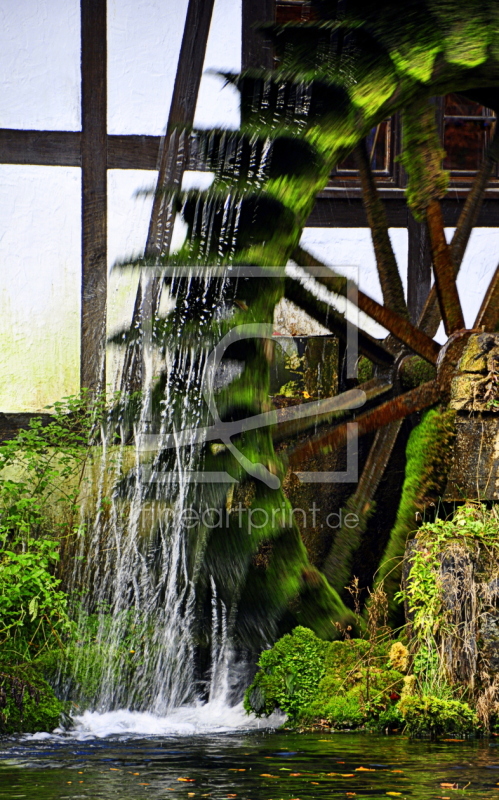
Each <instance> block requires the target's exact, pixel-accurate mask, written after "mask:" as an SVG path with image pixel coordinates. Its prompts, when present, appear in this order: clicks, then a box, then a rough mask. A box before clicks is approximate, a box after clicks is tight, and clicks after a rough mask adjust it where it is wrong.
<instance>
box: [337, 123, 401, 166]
mask: <svg viewBox="0 0 499 800" xmlns="http://www.w3.org/2000/svg"><path fill="white" fill-rule="evenodd" d="M390 129H391V121H390V120H385V121H384V122H382V123H381V124H380V125H378V126H377V127H376V128H373V129H372V130H371V132H370V133H369V135H368V137H367V152H368V153H369V154H370V156H371V167H372V169H373V170H374V172H388V168H389V159H390ZM353 170H355V171H357V166H356V164H355V158H354V156H353V153H351V154H350V155H349V156H348V158H346V159H345V160H344V161H342V162H341V164H339V165H338V172H344V171H348V172H352V171H353Z"/></svg>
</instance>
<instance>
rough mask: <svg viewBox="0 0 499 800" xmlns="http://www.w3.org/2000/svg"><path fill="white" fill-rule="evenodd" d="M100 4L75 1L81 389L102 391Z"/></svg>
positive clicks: (103, 97) (103, 93)
mask: <svg viewBox="0 0 499 800" xmlns="http://www.w3.org/2000/svg"><path fill="white" fill-rule="evenodd" d="M106 70H107V42H106V0H81V78H82V88H81V116H82V120H81V124H82V134H81V166H82V178H81V179H82V283H81V355H80V364H81V368H80V376H81V386H82V387H87V388H88V389H91V390H92V391H98V390H102V389H103V388H104V385H105V352H106V350H105V346H106V304H107V119H106V117H107V86H106V83H107V81H106V77H107V76H106Z"/></svg>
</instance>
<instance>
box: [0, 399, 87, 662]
mask: <svg viewBox="0 0 499 800" xmlns="http://www.w3.org/2000/svg"><path fill="white" fill-rule="evenodd" d="M99 402H100V401H99ZM101 405H102V404H101ZM99 409H100V410H99ZM101 410H102V409H101V408H100V406H99V404H98V409H97V411H95V409H94V408H93V407H90V406H89V404H88V400H87V397H86V395H82V397H78V398H67V399H66V400H65V401H64V402H62V403H57V404H56V405H55V406H54V408H53V415H52V419H51V421H50V422H49V424H48V425H43V424H42V422H41V421H40V420H38V419H33V420H31V422H30V426H29V428H28V429H27V430H21V431H19V433H18V434H17V436H16V437H15V438H14V439H11V440H9V441H6V442H4V443H3V444H1V445H0V645H1V646H2V651H3V653H4V654H5V652H6V650H10V652H11V658H12V659H14V660H15V661H16V662H18V661H23V660H24V661H26V660H27V661H29V660H30V659H31V658H32V657H34V656H36V655H38V654H39V653H40V652H41V651H42V650H44V649H45V648H46V647H47V646H49V647H50V646H60V645H61V643H62V639H64V638H65V637H66V636H67V634H68V633H70V632H71V630H72V624H71V622H70V620H69V617H68V613H67V596H66V594H65V593H64V592H63V591H62V590H61V588H60V585H61V581H60V579H59V578H58V577H56V575H55V574H54V573H55V571H56V567H57V564H58V561H59V558H60V546H61V541H63V540H64V539H65V538H66V537H67V536H68V535H71V534H72V533H74V531H75V530H76V528H77V525H78V506H77V498H78V491H79V482H80V481H81V477H82V474H83V469H84V466H85V463H86V460H87V458H88V453H89V447H88V445H89V441H90V438H91V436H92V432H93V429H94V427H95V424H96V420H97V419H98V417H99V414H100V413H101Z"/></svg>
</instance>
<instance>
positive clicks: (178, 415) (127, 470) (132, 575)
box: [66, 206, 231, 716]
mask: <svg viewBox="0 0 499 800" xmlns="http://www.w3.org/2000/svg"><path fill="white" fill-rule="evenodd" d="M202 214H204V215H205V218H204V219H201V220H200V226H201V227H202V230H203V232H204V233H203V235H207V236H209V234H206V231H207V228H208V227H209V221H210V217H211V210H210V209H209V208H208V207H206V206H205V207H204V209H203V212H202ZM226 285H227V284H226V282H225V281H224V280H223V279H221V280H220V279H211V278H206V279H199V278H187V279H186V278H183V277H182V278H179V277H178V275H174V276H173V277H172V279H171V280H170V290H171V292H172V294H173V296H174V299H175V309H174V311H173V312H172V315H173V317H174V318H175V321H174V325H173V326H172V333H171V334H169V335H168V337H167V339H168V346H167V347H164V349H163V355H162V365H161V366H162V371H163V384H164V388H163V394H162V400H161V401H160V403H159V407H158V403H157V396H155V389H154V375H153V373H154V370H155V369H157V367H158V363H157V356H156V355H154V354H153V353H152V352H151V351H150V349H149V348H144V362H145V363H144V373H145V375H146V379H147V383H146V386H147V387H148V389H147V391H146V392H145V393H144V396H143V398H142V403H141V408H140V415H139V418H138V420H136V421H135V424H134V436H133V442H132V443H123V441H122V442H121V443H120V444H118V445H114V444H113V443H112V442H113V437H114V436H115V428H114V427H113V426H107V428H108V429H107V430H103V435H102V448H101V450H100V452H99V455H98V457H97V456H94V459H93V464H92V470H91V474H89V475H88V476H87V482H88V490H87V491H86V492H84V495H85V496H84V500H83V505H82V529H81V533H80V536H79V538H78V542H77V547H76V553H75V559H74V564H75V566H74V570H73V574H72V576H71V578H70V581H69V590H70V592H71V594H72V595H73V596H75V597H78V607H77V614H76V616H77V619H78V626H79V637H78V638H79V647H78V648H77V649H76V653H75V655H74V659H75V662H76V663H75V667H74V672H75V673H76V675H77V676H78V678H79V682H80V683H81V686H82V688H81V689H80V690H78V689H77V688H76V687H72V688H67V687H66V690H67V692H68V693H69V696H71V697H72V698H73V699H74V700H76V702H78V704H80V705H83V706H85V707H90V708H91V709H93V710H97V711H99V712H106V711H110V710H116V709H130V710H134V711H142V712H144V711H147V712H150V713H153V714H155V715H159V716H164V715H167V714H168V713H170V712H171V711H172V709H175V708H178V707H180V706H185V705H186V704H192V703H195V702H196V701H199V700H200V699H201V698H203V699H204V700H207V701H211V700H214V699H217V701H222V702H225V700H226V698H227V696H228V692H229V683H228V677H227V671H228V668H229V661H230V652H231V647H230V641H229V640H230V620H229V613H228V610H227V609H226V608H225V606H224V603H223V601H222V600H221V599H220V598H219V597H218V594H217V587H216V584H215V581H214V580H213V578H211V579H210V592H211V596H212V600H211V604H212V613H211V624H210V627H211V631H210V630H204V631H203V630H202V629H200V626H199V613H198V611H199V610H198V609H197V608H196V602H197V598H196V584H197V580H198V578H199V571H200V567H201V565H202V561H203V551H204V546H205V541H206V525H203V524H202V523H201V524H197V525H196V526H194V525H193V522H192V520H193V519H194V518H195V517H196V518H197V517H198V516H202V515H201V512H202V509H203V508H208V507H209V506H210V505H211V506H213V505H214V503H216V505H217V507H218V506H220V505H222V506H223V502H224V496H223V492H225V491H226V488H227V487H225V488H224V487H221V488H222V490H223V491H221V490H220V489H219V488H218V487H217V485H216V484H215V485H214V486H212V485H210V484H209V483H207V484H206V485H203V484H199V483H198V480H194V481H193V476H194V478H195V479H196V473H199V471H202V469H203V446H202V443H197V442H196V441H195V429H196V426H198V425H199V424H202V423H203V421H206V420H205V418H206V410H205V409H204V407H203V405H204V401H203V397H202V392H203V387H204V386H206V382H207V381H208V380H210V379H212V378H213V376H211V378H210V376H209V375H208V374H207V356H208V355H209V352H210V349H211V348H210V346H209V342H210V337H207V345H206V346H205V345H203V344H202V341H203V340H202V336H203V330H206V329H207V327H208V323H209V322H212V323H213V324H215V327H216V319H217V318H218V317H220V316H223V315H224V313H225V311H224V306H225V299H224V295H225V292H226ZM194 300H195V302H196V304H197V309H196V312H197V313H196V316H197V321H196V323H195V327H197V330H194V331H193V323H192V314H191V313H190V310H191V309H190V305H191V304H192V302H194ZM157 322H158V320H156V323H157ZM225 372H227V370H225ZM222 378H223V376H222ZM226 380H227V378H226V377H225V381H226ZM151 387H152V388H151ZM125 400H127V398H125ZM125 404H126V403H125ZM104 427H106V426H104ZM186 429H189V430H190V431H191V436H192V440H191V441H188V442H187V443H186V441H185V434H183V435H182V437H180V435H179V434H180V433H181V432H185V430H186ZM125 436H126V434H124V433H123V426H122V437H125ZM172 440H173V441H174V442H175V444H176V446H174V447H171V442H172ZM166 445H169V446H168V447H167V446H166ZM197 479H199V474H197ZM200 637H201V638H203V637H204V638H205V639H206V638H208V639H211V657H210V660H211V666H210V669H209V677H206V676H203V675H200V674H199V671H198V670H197V669H196V651H197V650H198V649H199V639H200Z"/></svg>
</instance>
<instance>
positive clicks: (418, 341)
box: [293, 248, 440, 364]
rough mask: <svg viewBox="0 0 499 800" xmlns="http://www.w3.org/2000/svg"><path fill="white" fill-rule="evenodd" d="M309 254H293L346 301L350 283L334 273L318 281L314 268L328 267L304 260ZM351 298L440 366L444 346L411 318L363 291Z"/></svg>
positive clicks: (422, 355)
mask: <svg viewBox="0 0 499 800" xmlns="http://www.w3.org/2000/svg"><path fill="white" fill-rule="evenodd" d="M305 252H306V251H304V250H303V248H297V250H295V252H294V253H293V258H294V260H295V261H296V263H297V264H298V265H299V266H300V267H302V269H304V270H305V271H306V272H308V273H309V274H310V275H311V276H313V277H314V278H315V280H317V281H318V283H321V284H322V285H323V286H325V287H326V288H327V289H329V290H330V291H332V292H335V293H336V294H340V295H342V296H343V297H346V295H347V282H346V279H345V278H343V277H341V276H338V275H335V274H334V273H332V274H331V277H329V276H327V277H324V276H318V277H317V276H316V275H315V273H314V266H322V267H324V264H320V263H319V262H317V261H316V263H315V264H312V263H311V262H310V259H305V258H304V257H303V256H304V254H305ZM307 255H308V254H307ZM305 260H307V261H308V263H306V264H305V263H300V261H301V262H304V261H305ZM351 294H352V296H351V298H350V299H351V300H352V302H355V303H356V304H357V306H358V308H359V309H360V310H361V311H364V313H366V314H368V315H369V316H370V317H371V318H372V319H373V320H375V322H378V323H379V324H380V325H382V326H383V327H384V328H386V329H387V330H388V331H390V333H392V334H393V335H394V336H395V337H396V338H397V339H398V340H399V341H401V342H403V343H404V344H406V345H407V346H408V347H410V348H411V350H413V351H414V352H415V353H417V354H418V355H420V356H421V357H422V358H424V359H425V360H426V361H429V362H430V364H436V363H437V359H438V355H439V353H440V345H439V344H437V342H435V341H434V340H433V339H430V337H429V336H427V335H426V333H424V332H423V331H420V330H419V329H418V328H416V326H415V325H413V324H412V322H410V321H409V319H408V318H406V317H401V316H400V314H397V313H396V312H395V311H392V310H391V309H390V308H387V306H382V305H381V304H380V303H377V302H376V300H373V299H372V297H369V296H368V295H367V294H364V292H361V291H360V289H356V291H355V292H353V293H351Z"/></svg>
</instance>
